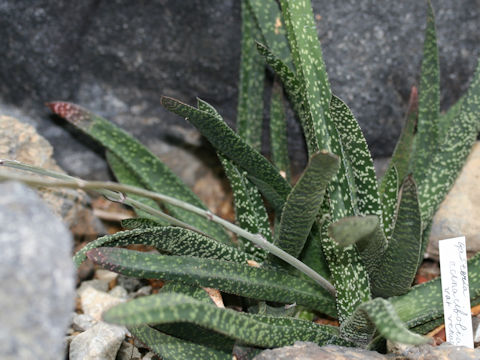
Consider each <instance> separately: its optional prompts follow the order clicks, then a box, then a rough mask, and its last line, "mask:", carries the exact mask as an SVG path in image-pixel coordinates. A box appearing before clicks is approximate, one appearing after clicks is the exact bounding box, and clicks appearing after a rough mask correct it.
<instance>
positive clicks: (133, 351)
mask: <svg viewBox="0 0 480 360" xmlns="http://www.w3.org/2000/svg"><path fill="white" fill-rule="evenodd" d="M141 359H142V355H141V354H140V351H138V349H137V348H136V347H135V346H134V345H132V344H130V343H129V342H128V341H124V342H122V345H121V346H120V349H119V350H118V353H117V357H116V359H115V360H141Z"/></svg>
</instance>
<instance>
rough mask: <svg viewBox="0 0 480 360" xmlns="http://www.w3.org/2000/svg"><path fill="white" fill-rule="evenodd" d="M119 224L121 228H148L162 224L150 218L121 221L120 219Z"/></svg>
mask: <svg viewBox="0 0 480 360" xmlns="http://www.w3.org/2000/svg"><path fill="white" fill-rule="evenodd" d="M120 225H122V228H124V229H127V230H133V229H148V228H152V227H157V226H163V225H162V224H160V223H158V222H157V221H155V220H152V219H150V218H130V219H123V220H122V221H120Z"/></svg>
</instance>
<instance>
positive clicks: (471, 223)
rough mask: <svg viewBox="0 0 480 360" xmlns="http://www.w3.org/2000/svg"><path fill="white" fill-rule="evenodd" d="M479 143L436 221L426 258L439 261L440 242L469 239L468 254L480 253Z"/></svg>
mask: <svg viewBox="0 0 480 360" xmlns="http://www.w3.org/2000/svg"><path fill="white" fill-rule="evenodd" d="M479 180H480V142H477V143H475V145H474V147H473V149H472V152H471V153H470V155H469V157H468V159H467V162H466V163H465V166H464V167H463V169H462V172H461V173H460V175H459V176H458V178H457V180H456V181H455V184H454V186H453V188H452V189H451V190H450V192H449V193H448V195H447V196H446V198H445V200H444V201H443V202H442V204H441V205H440V208H439V209H438V211H437V213H436V214H435V217H434V218H433V225H432V232H431V234H430V243H429V245H428V249H427V255H428V256H429V257H431V258H434V259H438V240H442V239H448V238H452V237H457V236H465V237H466V245H467V253H468V255H474V254H475V253H477V252H478V251H480V221H479V219H480V186H479Z"/></svg>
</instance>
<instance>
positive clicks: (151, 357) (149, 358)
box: [142, 351, 158, 360]
mask: <svg viewBox="0 0 480 360" xmlns="http://www.w3.org/2000/svg"><path fill="white" fill-rule="evenodd" d="M156 356H157V355H155V353H153V352H151V351H149V352H148V353H146V354H145V356H144V357H143V358H142V360H154V359H158V357H156Z"/></svg>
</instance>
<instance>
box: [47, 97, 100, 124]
mask: <svg viewBox="0 0 480 360" xmlns="http://www.w3.org/2000/svg"><path fill="white" fill-rule="evenodd" d="M46 105H47V106H48V107H49V108H50V110H52V111H53V112H54V113H55V114H57V115H58V116H61V117H62V118H64V119H66V120H67V121H69V122H71V123H73V124H74V125H75V126H78V127H80V128H83V127H86V126H88V125H89V124H90V123H91V122H92V117H93V115H92V114H90V112H88V111H87V110H85V109H84V108H82V107H81V106H78V105H76V104H72V103H69V102H64V101H53V102H49V103H47V104H46Z"/></svg>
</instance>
